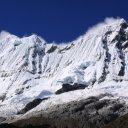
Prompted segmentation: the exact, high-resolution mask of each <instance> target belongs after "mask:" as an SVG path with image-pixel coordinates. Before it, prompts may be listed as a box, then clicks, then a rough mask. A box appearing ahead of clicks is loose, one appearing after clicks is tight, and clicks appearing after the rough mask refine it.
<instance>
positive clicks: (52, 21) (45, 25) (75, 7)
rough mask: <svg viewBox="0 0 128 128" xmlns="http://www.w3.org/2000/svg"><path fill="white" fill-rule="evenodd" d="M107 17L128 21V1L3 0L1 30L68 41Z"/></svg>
mask: <svg viewBox="0 0 128 128" xmlns="http://www.w3.org/2000/svg"><path fill="white" fill-rule="evenodd" d="M106 17H115V18H116V17H122V18H124V19H126V20H128V0H0V31H2V30H6V31H8V32H10V33H12V34H15V35H17V36H20V37H22V36H24V35H28V36H29V35H31V34H32V33H37V34H38V35H40V36H42V37H43V38H44V39H45V40H46V41H48V42H52V41H56V42H63V41H64V42H65V41H66V42H68V41H72V40H74V39H75V38H77V37H78V36H80V35H82V34H84V33H85V32H86V30H87V29H88V28H89V27H91V26H93V25H95V24H97V23H98V22H101V21H103V20H104V19H105V18H106Z"/></svg>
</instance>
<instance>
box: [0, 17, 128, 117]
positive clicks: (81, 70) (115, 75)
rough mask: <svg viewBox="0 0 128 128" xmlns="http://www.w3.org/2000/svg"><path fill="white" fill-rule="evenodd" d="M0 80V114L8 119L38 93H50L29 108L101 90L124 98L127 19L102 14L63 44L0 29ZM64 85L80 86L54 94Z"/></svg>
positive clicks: (127, 62)
mask: <svg viewBox="0 0 128 128" xmlns="http://www.w3.org/2000/svg"><path fill="white" fill-rule="evenodd" d="M0 83H1V85H0V104H1V106H0V114H1V115H2V116H3V117H8V118H11V117H13V116H14V115H16V114H17V112H18V111H20V110H21V109H23V108H24V107H25V105H26V104H27V103H29V102H31V101H33V100H34V99H38V98H40V99H43V98H47V97H51V98H49V99H48V100H47V101H45V102H42V103H41V104H40V105H39V106H37V108H35V109H33V112H35V111H37V110H40V109H41V110H42V109H46V108H47V107H50V106H53V105H56V104H63V103H67V102H70V101H73V100H79V99H83V98H87V97H88V96H97V95H99V94H102V93H103V94H105V93H107V94H111V97H108V96H106V97H105V98H111V99H113V98H114V99H117V98H119V99H121V100H124V101H126V102H127V98H128V94H127V91H128V87H127V83H128V23H127V22H126V21H125V20H124V19H106V20H105V22H104V23H100V24H98V25H96V26H95V27H93V28H92V29H90V30H88V32H87V33H86V34H85V35H83V36H80V37H79V38H78V39H76V40H74V41H72V42H69V43H68V44H52V43H51V44H49V43H47V42H46V41H45V40H43V39H42V38H41V37H38V36H37V35H32V36H30V37H23V38H19V37H16V36H14V35H11V34H9V33H7V34H6V33H1V35H0ZM67 85H68V86H70V89H69V90H72V88H73V87H74V86H76V85H79V86H78V87H79V88H85V89H84V90H77V91H72V92H67V93H64V94H60V95H55V93H56V92H57V91H58V90H60V89H62V90H64V89H63V88H65V87H66V86H67ZM75 89H78V88H77V87H75ZM66 91H68V90H67V89H66ZM61 93H63V91H61ZM44 103H45V104H44Z"/></svg>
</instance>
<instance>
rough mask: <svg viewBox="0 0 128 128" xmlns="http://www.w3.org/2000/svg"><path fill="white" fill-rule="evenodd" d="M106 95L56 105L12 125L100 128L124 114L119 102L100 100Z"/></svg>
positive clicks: (123, 106)
mask: <svg viewBox="0 0 128 128" xmlns="http://www.w3.org/2000/svg"><path fill="white" fill-rule="evenodd" d="M106 95H108V94H105V95H100V96H98V97H89V98H87V99H83V100H80V101H72V102H69V103H66V104H63V105H56V106H53V107H50V108H48V109H47V112H45V111H40V112H37V113H36V115H35V116H34V115H33V114H32V116H30V117H29V118H26V119H20V120H18V121H16V122H14V123H13V125H15V126H21V127H25V126H31V127H32V128H34V126H36V127H37V126H40V127H41V126H42V128H43V126H47V127H48V128H100V127H101V126H105V125H106V124H108V123H110V122H112V121H114V120H115V119H117V118H119V117H120V116H122V115H123V114H125V113H126V106H125V104H123V103H121V102H120V101H118V100H108V99H104V100H102V98H103V97H104V96H106ZM28 128H29V127H28ZM37 128H38V127H37ZM44 128H45V127H44Z"/></svg>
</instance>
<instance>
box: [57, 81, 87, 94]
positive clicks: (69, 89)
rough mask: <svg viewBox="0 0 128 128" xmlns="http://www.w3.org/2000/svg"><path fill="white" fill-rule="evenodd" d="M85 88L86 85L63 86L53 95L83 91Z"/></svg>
mask: <svg viewBox="0 0 128 128" xmlns="http://www.w3.org/2000/svg"><path fill="white" fill-rule="evenodd" d="M85 87H86V85H82V84H77V83H75V84H74V85H70V84H63V85H62V88H61V89H59V90H57V91H56V92H55V93H56V94H61V93H64V92H69V91H73V90H78V89H85Z"/></svg>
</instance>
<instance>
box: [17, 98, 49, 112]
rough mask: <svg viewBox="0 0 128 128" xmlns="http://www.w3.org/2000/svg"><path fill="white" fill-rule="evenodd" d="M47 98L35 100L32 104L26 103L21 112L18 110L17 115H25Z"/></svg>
mask: <svg viewBox="0 0 128 128" xmlns="http://www.w3.org/2000/svg"><path fill="white" fill-rule="evenodd" d="M47 99H48V98H44V99H35V100H33V101H32V102H30V103H28V104H27V105H26V106H25V107H24V108H23V109H22V110H20V111H19V112H18V113H17V114H25V113H26V112H27V111H29V110H31V109H33V108H34V107H36V106H37V105H39V104H40V103H41V102H42V101H43V100H47Z"/></svg>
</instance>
